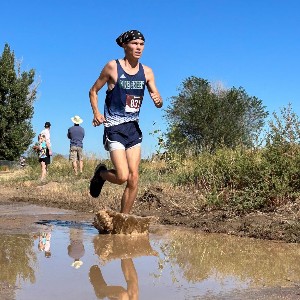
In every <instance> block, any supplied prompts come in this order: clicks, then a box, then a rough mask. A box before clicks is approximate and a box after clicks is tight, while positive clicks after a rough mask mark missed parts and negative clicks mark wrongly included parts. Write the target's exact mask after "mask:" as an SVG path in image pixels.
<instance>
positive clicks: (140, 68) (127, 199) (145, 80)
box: [89, 30, 163, 214]
mask: <svg viewBox="0 0 300 300" xmlns="http://www.w3.org/2000/svg"><path fill="white" fill-rule="evenodd" d="M116 42H117V44H118V45H119V46H120V47H122V48H123V49H124V53H125V56H124V58H123V59H117V60H111V61H109V62H108V63H107V64H106V65H105V66H104V68H103V70H102V71H101V73H100V76H99V78H98V79H97V80H96V82H95V83H94V85H93V86H92V87H91V89H90V92H89V97H90V103H91V106H92V110H93V114H94V119H93V125H94V126H99V125H101V124H103V125H104V135H103V142H104V147H105V149H106V150H107V151H109V152H110V158H111V161H112V163H113V165H114V169H112V170H107V169H106V166H104V165H99V166H98V167H97V168H96V170H95V173H94V176H93V178H92V180H91V183H90V194H91V196H92V197H95V198H96V197H98V196H99V195H100V192H101V189H102V186H103V184H104V182H105V181H106V180H107V181H109V182H111V183H114V184H123V183H125V182H126V187H125V190H124V193H123V196H122V200H121V213H126V214H128V213H129V212H130V210H131V208H132V206H133V203H134V201H135V199H136V196H137V191H138V177H139V174H138V169H139V164H140V160H141V142H142V132H141V130H140V127H139V124H138V121H139V113H140V107H141V105H142V101H143V97H144V90H145V87H147V89H148V92H149V95H150V97H151V99H152V100H153V102H154V105H155V106H156V107H158V108H161V107H162V104H163V101H162V98H161V96H160V94H159V92H158V90H157V88H156V85H155V81H154V74H153V71H152V69H150V68H149V67H147V66H145V65H142V64H141V63H140V62H139V59H140V58H141V56H142V53H143V50H144V47H145V38H144V36H143V34H142V33H141V32H140V31H138V30H129V31H127V32H124V33H122V34H121V35H120V36H119V37H118V38H117V39H116ZM105 84H107V91H106V99H105V104H104V114H101V113H100V112H99V110H98V92H99V90H100V89H101V88H103V86H104V85H105Z"/></svg>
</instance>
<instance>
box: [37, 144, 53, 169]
mask: <svg viewBox="0 0 300 300" xmlns="http://www.w3.org/2000/svg"><path fill="white" fill-rule="evenodd" d="M46 155H47V156H46V157H43V158H39V162H42V161H43V162H44V163H45V164H46V165H49V164H50V162H51V158H50V155H49V149H48V148H47V149H46Z"/></svg>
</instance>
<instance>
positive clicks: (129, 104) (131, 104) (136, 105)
mask: <svg viewBox="0 0 300 300" xmlns="http://www.w3.org/2000/svg"><path fill="white" fill-rule="evenodd" d="M142 101H143V97H142V96H133V95H126V106H125V111H126V112H129V113H134V112H139V111H140V107H141V105H142Z"/></svg>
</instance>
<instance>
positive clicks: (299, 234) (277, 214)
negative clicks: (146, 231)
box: [0, 182, 300, 243]
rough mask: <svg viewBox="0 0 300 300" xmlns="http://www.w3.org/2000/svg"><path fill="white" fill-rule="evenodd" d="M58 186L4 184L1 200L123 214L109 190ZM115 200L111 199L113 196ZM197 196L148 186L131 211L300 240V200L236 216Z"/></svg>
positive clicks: (217, 230)
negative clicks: (198, 202)
mask: <svg viewBox="0 0 300 300" xmlns="http://www.w3.org/2000/svg"><path fill="white" fill-rule="evenodd" d="M59 186H60V184H59V183H58V182H48V183H46V184H44V185H36V184H33V185H32V184H31V183H30V184H22V185H18V186H7V185H5V184H1V183H0V201H8V200H9V201H11V202H27V203H32V204H38V205H42V206H48V207H56V208H62V209H71V210H74V211H76V212H77V213H79V212H80V213H90V216H91V218H93V215H94V213H95V212H97V211H98V210H99V209H106V208H108V209H112V210H116V211H118V210H119V207H118V206H119V202H120V201H119V198H118V197H116V196H115V197H116V198H117V199H109V200H108V199H106V198H110V197H109V195H111V190H109V191H104V192H103V195H102V194H101V196H100V197H99V198H97V199H94V198H92V197H91V196H90V195H89V194H88V191H85V192H84V193H81V194H74V195H70V194H68V193H66V192H60V190H59ZM111 198H112V197H111ZM194 199H195V195H194V194H193V193H189V192H186V191H181V190H176V191H171V190H169V189H166V190H164V188H162V187H147V189H144V190H143V191H142V192H140V193H139V196H138V198H137V200H136V202H135V204H134V207H133V211H132V213H134V214H136V215H139V216H155V217H157V219H158V223H160V224H165V225H176V226H184V227H191V228H198V229H199V230H201V231H205V232H211V233H212V232H214V233H226V234H232V235H237V236H244V237H254V238H259V239H268V240H278V241H284V242H292V243H299V242H300V199H297V200H295V201H294V202H288V203H286V204H284V205H281V206H278V207H273V208H270V209H267V210H264V211H252V212H248V213H245V212H243V213H242V212H237V211H233V210H232V209H229V208H228V209H224V208H223V209H217V208H212V207H202V208H201V209H196V208H195V206H193V205H190V203H191V202H192V201H194Z"/></svg>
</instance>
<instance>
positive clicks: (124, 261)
mask: <svg viewBox="0 0 300 300" xmlns="http://www.w3.org/2000/svg"><path fill="white" fill-rule="evenodd" d="M93 243H94V250H95V254H97V255H98V257H99V259H100V265H103V264H105V263H108V262H109V261H111V260H113V259H120V268H121V269H122V273H123V276H124V278H125V281H126V284H127V286H126V288H124V287H123V286H116V285H108V284H107V283H106V281H105V279H104V277H103V275H102V272H101V268H100V267H99V265H93V266H92V267H91V268H90V272H89V279H90V282H91V284H92V285H93V288H94V291H95V294H96V296H97V297H98V298H99V299H104V298H105V297H108V298H109V299H110V298H111V297H116V299H132V300H134V299H139V287H138V275H137V271H136V269H135V266H134V263H133V260H132V259H133V258H134V257H139V256H151V255H155V256H157V255H158V253H157V252H156V251H154V250H153V249H152V247H151V245H150V241H149V236H148V235H140V236H123V235H99V236H96V237H95V238H94V239H93ZM113 299H115V298H113Z"/></svg>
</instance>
